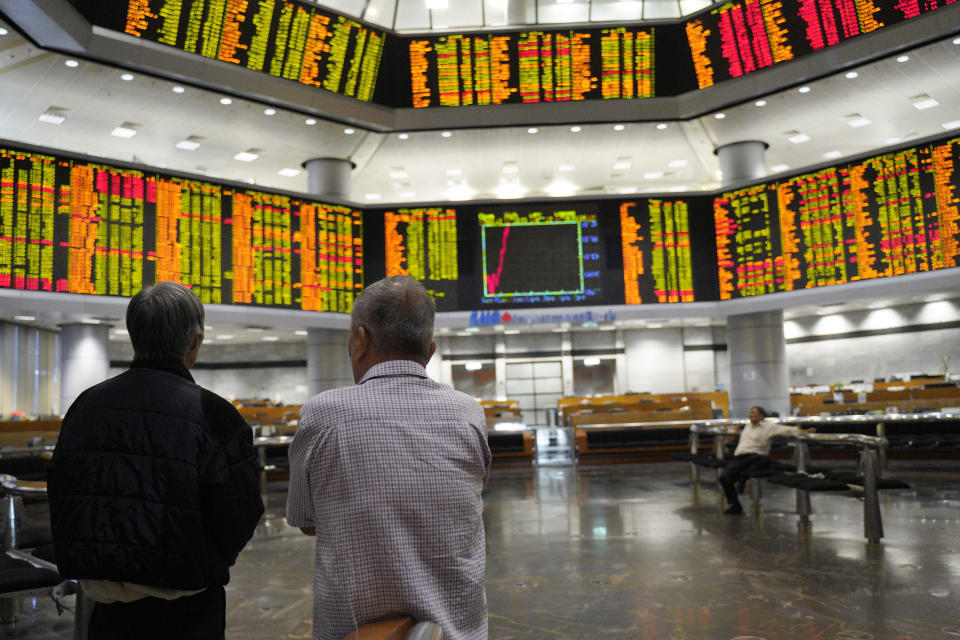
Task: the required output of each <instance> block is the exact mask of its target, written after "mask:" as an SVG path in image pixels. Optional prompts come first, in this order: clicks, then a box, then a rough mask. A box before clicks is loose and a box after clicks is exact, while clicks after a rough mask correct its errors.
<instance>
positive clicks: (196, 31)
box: [71, 0, 386, 101]
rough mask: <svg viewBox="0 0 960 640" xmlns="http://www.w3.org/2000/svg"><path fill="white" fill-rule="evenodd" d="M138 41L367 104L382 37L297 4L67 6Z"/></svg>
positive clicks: (271, 0)
mask: <svg viewBox="0 0 960 640" xmlns="http://www.w3.org/2000/svg"><path fill="white" fill-rule="evenodd" d="M71 3H72V4H73V5H74V6H76V7H77V9H78V10H79V11H80V12H81V13H82V14H83V15H85V16H86V17H87V18H88V19H89V20H91V22H93V23H94V24H96V25H99V26H101V27H105V28H107V29H112V30H114V31H120V32H122V33H125V34H127V35H130V36H134V37H136V38H143V39H144V40H149V41H151V42H157V43H160V44H164V45H168V46H171V47H176V48H177V49H180V50H181V51H186V52H187V53H193V54H196V55H200V56H203V57H205V58H210V59H213V60H219V61H221V62H226V63H229V64H235V65H239V66H241V67H244V68H245V69H250V70H251V71H257V72H261V73H267V74H270V75H271V76H276V77H279V78H286V79H288V80H293V81H295V82H299V83H301V84H304V85H308V86H313V87H319V88H322V89H326V90H327V91H332V92H334V93H339V94H343V95H346V96H351V97H354V98H357V99H359V100H364V101H370V100H372V99H373V96H374V91H375V89H376V84H377V76H378V74H379V70H380V62H381V58H382V56H383V48H384V44H385V38H386V34H385V33H384V32H382V31H377V30H376V29H372V28H370V27H368V26H366V25H364V24H361V23H359V22H357V21H356V20H352V19H350V18H346V17H344V16H340V15H337V14H335V13H332V12H330V11H325V10H322V9H321V8H319V7H317V6H316V5H314V4H312V3H307V2H301V1H299V0H71Z"/></svg>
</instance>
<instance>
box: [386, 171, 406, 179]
mask: <svg viewBox="0 0 960 640" xmlns="http://www.w3.org/2000/svg"><path fill="white" fill-rule="evenodd" d="M409 177H410V176H409V175H407V172H406V171H404V170H403V169H391V170H390V179H391V180H406V179H407V178H409Z"/></svg>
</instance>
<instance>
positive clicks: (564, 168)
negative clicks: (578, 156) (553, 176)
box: [557, 164, 577, 173]
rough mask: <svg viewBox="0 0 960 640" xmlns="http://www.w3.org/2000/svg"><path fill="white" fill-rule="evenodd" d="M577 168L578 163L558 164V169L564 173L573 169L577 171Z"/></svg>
mask: <svg viewBox="0 0 960 640" xmlns="http://www.w3.org/2000/svg"><path fill="white" fill-rule="evenodd" d="M576 170H577V167H576V165H572V164H561V165H558V166H557V171H560V172H562V173H570V172H571V171H576Z"/></svg>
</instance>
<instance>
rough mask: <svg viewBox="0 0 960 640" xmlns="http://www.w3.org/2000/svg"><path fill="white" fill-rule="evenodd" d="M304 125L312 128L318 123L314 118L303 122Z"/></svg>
mask: <svg viewBox="0 0 960 640" xmlns="http://www.w3.org/2000/svg"><path fill="white" fill-rule="evenodd" d="M303 123H304V124H305V125H307V126H308V127H312V126H313V125H315V124H317V121H316V120H314V119H313V118H307V119H306V120H304V121H303Z"/></svg>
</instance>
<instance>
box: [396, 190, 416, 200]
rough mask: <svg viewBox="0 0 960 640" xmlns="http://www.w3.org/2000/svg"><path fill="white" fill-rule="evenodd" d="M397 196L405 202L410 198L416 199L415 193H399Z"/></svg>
mask: <svg viewBox="0 0 960 640" xmlns="http://www.w3.org/2000/svg"><path fill="white" fill-rule="evenodd" d="M397 196H399V197H401V198H403V199H405V200H409V199H411V198H416V197H417V192H416V191H401V192H400V193H398V194H397Z"/></svg>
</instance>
